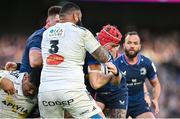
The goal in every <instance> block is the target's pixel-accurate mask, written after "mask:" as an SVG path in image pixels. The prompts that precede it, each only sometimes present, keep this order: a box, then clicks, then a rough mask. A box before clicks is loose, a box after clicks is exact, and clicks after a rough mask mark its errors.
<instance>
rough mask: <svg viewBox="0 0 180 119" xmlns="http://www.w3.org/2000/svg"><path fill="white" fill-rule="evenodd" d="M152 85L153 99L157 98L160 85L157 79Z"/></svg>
mask: <svg viewBox="0 0 180 119" xmlns="http://www.w3.org/2000/svg"><path fill="white" fill-rule="evenodd" d="M153 87H154V88H153V100H159V97H160V93H161V86H160V83H159V81H158V83H156V84H155V85H154V86H153Z"/></svg>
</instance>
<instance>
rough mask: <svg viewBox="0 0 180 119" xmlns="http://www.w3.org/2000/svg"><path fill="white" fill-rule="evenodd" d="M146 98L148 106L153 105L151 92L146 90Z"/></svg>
mask: <svg viewBox="0 0 180 119" xmlns="http://www.w3.org/2000/svg"><path fill="white" fill-rule="evenodd" d="M144 99H145V101H146V103H147V104H148V106H149V107H151V98H150V95H149V92H146V93H145V94H144Z"/></svg>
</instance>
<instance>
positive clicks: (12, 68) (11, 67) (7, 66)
mask: <svg viewBox="0 0 180 119" xmlns="http://www.w3.org/2000/svg"><path fill="white" fill-rule="evenodd" d="M16 69H17V64H16V62H7V63H6V64H5V70H8V71H15V70H16Z"/></svg>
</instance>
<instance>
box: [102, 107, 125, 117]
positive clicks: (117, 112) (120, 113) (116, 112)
mask: <svg viewBox="0 0 180 119" xmlns="http://www.w3.org/2000/svg"><path fill="white" fill-rule="evenodd" d="M126 112H127V110H126V109H109V108H105V110H104V113H105V116H106V117H108V118H124V119H125V118H126Z"/></svg>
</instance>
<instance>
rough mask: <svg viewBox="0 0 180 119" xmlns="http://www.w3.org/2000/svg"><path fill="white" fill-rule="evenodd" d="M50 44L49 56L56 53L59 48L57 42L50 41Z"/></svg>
mask: <svg viewBox="0 0 180 119" xmlns="http://www.w3.org/2000/svg"><path fill="white" fill-rule="evenodd" d="M50 44H51V48H50V49H49V53H51V54H54V53H57V52H58V50H59V47H58V46H57V45H58V44H59V41H58V40H51V41H50Z"/></svg>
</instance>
